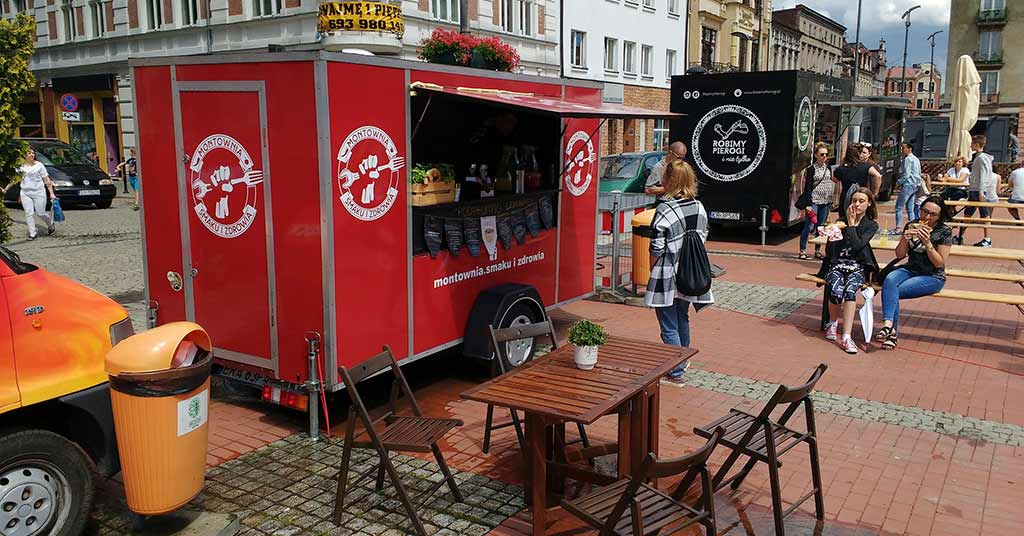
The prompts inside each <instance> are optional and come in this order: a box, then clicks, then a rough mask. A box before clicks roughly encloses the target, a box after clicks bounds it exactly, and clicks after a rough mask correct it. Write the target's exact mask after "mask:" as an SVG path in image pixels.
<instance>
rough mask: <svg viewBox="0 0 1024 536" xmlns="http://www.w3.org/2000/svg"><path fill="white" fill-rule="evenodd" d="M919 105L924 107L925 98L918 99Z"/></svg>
mask: <svg viewBox="0 0 1024 536" xmlns="http://www.w3.org/2000/svg"><path fill="white" fill-rule="evenodd" d="M917 107H918V108H924V99H917Z"/></svg>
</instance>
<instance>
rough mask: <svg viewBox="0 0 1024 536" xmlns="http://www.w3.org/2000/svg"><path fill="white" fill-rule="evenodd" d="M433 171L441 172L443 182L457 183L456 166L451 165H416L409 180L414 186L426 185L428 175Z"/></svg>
mask: <svg viewBox="0 0 1024 536" xmlns="http://www.w3.org/2000/svg"><path fill="white" fill-rule="evenodd" d="M431 169H437V170H438V171H439V172H441V181H442V182H455V166H453V165H451V164H425V163H424V164H416V165H415V166H413V167H412V173H410V175H409V177H410V178H409V180H410V181H411V182H412V183H413V184H426V183H427V175H428V173H429V172H430V170H431Z"/></svg>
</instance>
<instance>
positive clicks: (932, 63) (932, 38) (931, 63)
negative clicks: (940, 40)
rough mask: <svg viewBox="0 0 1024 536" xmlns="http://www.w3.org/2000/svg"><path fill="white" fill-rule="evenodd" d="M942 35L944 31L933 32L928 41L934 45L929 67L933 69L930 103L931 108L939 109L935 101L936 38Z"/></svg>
mask: <svg viewBox="0 0 1024 536" xmlns="http://www.w3.org/2000/svg"><path fill="white" fill-rule="evenodd" d="M940 33H942V30H938V31H936V32H933V33H932V34H931V35H929V36H928V41H931V44H932V59H931V62H930V67H929V69H931V70H930V71H929V72H928V102H930V103H931V107H932V108H938V106H935V100H934V99H935V78H934V73H935V36H936V35H939V34H940Z"/></svg>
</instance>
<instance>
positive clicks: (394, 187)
mask: <svg viewBox="0 0 1024 536" xmlns="http://www.w3.org/2000/svg"><path fill="white" fill-rule="evenodd" d="M403 167H405V158H403V157H401V156H398V147H397V146H395V142H394V141H393V140H392V139H391V136H389V135H388V133H387V132H384V131H383V130H381V129H380V128H377V127H373V126H364V127H359V128H357V129H355V130H353V131H352V132H351V133H350V134H349V135H348V137H346V138H345V141H343V142H342V143H341V148H340V149H338V187H339V189H340V190H341V204H342V206H344V207H345V210H347V211H348V213H349V214H351V215H353V216H355V217H356V218H358V219H360V220H363V221H373V220H376V219H378V218H381V217H383V216H384V215H385V214H387V213H388V211H389V210H391V207H392V206H393V205H394V204H395V200H396V199H398V185H399V184H400V183H399V170H401V169H402V168H403ZM357 196H358V198H357Z"/></svg>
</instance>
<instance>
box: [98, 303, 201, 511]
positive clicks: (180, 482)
mask: <svg viewBox="0 0 1024 536" xmlns="http://www.w3.org/2000/svg"><path fill="white" fill-rule="evenodd" d="M211 349H212V345H211V343H210V336H209V335H208V334H207V333H206V331H204V330H203V328H201V327H199V326H198V325H197V324H193V323H191V322H174V323H170V324H165V325H163V326H160V327H158V328H154V329H151V330H148V331H144V332H142V333H139V334H138V335H134V336H132V337H129V338H127V339H125V340H123V341H121V342H120V343H118V345H117V346H115V347H114V348H112V349H111V350H110V352H109V353H108V354H107V359H106V372H107V374H108V375H109V377H110V398H111V402H112V405H113V410H114V427H115V429H116V431H117V448H118V452H119V455H120V458H121V472H122V477H123V478H124V490H125V496H126V498H127V500H128V508H130V509H131V510H132V511H133V512H135V513H136V514H140V515H156V514H163V513H167V512H170V511H173V510H175V509H177V508H179V507H181V506H184V505H185V504H187V503H188V502H189V501H191V500H192V499H193V498H195V497H196V495H199V492H200V491H202V489H203V482H204V480H205V475H206V451H207V444H208V440H209V423H208V417H209V406H210V366H211V363H212V357H213V355H212V353H211Z"/></svg>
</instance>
